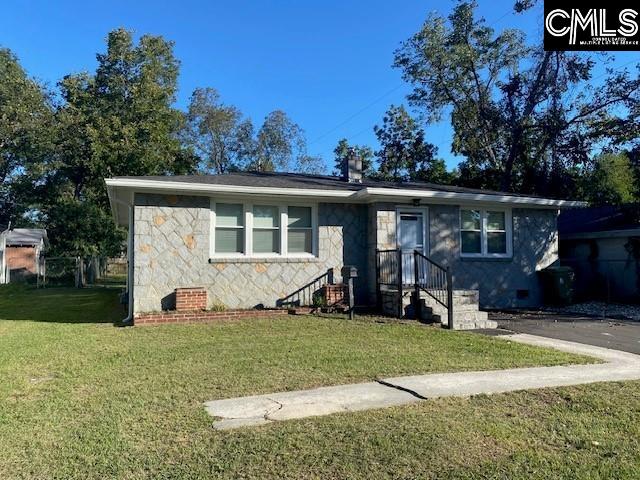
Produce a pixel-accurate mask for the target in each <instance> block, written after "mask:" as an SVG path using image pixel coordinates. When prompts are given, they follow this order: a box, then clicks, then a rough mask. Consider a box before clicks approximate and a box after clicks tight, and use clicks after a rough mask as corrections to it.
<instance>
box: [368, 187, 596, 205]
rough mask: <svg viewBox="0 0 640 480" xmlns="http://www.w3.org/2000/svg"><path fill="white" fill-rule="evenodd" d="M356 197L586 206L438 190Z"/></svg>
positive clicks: (383, 191)
mask: <svg viewBox="0 0 640 480" xmlns="http://www.w3.org/2000/svg"><path fill="white" fill-rule="evenodd" d="M356 197H368V198H369V199H371V200H376V199H385V198H388V199H398V198H405V199H406V198H416V199H420V200H433V201H434V202H438V203H488V204H505V203H506V204H510V205H521V206H536V207H540V208H569V207H584V206H586V203H585V202H576V201H571V200H555V199H551V198H536V197H522V196H515V195H501V194H494V193H463V192H443V191H439V190H415V189H414V190H412V189H394V188H378V187H367V188H365V189H363V190H360V191H359V192H357V195H356Z"/></svg>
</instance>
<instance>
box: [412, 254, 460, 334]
mask: <svg viewBox="0 0 640 480" xmlns="http://www.w3.org/2000/svg"><path fill="white" fill-rule="evenodd" d="M413 258H414V262H413V264H414V289H415V301H416V315H417V316H418V317H419V309H420V290H422V291H423V292H425V293H426V294H427V295H429V296H430V297H431V298H433V299H434V300H435V301H436V302H438V303H439V304H440V305H442V306H443V307H445V308H446V309H447V321H448V326H449V328H453V281H452V275H451V267H443V266H442V265H440V264H439V263H437V262H434V261H433V260H431V259H430V258H429V257H427V256H426V255H423V254H422V253H420V252H419V251H417V250H415V251H414V252H413Z"/></svg>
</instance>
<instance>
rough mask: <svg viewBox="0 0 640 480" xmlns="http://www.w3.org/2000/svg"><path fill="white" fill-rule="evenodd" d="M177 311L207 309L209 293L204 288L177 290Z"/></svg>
mask: <svg viewBox="0 0 640 480" xmlns="http://www.w3.org/2000/svg"><path fill="white" fill-rule="evenodd" d="M175 292H176V311H178V312H191V311H193V310H205V309H206V308H207V291H206V290H205V289H204V287H189V288H176V290H175Z"/></svg>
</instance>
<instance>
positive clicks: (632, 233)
mask: <svg viewBox="0 0 640 480" xmlns="http://www.w3.org/2000/svg"><path fill="white" fill-rule="evenodd" d="M627 237H640V227H638V228H627V229H623V230H603V231H601V232H577V233H560V240H582V239H584V240H587V239H596V238H627Z"/></svg>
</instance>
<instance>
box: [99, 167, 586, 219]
mask: <svg viewBox="0 0 640 480" xmlns="http://www.w3.org/2000/svg"><path fill="white" fill-rule="evenodd" d="M105 182H106V184H107V193H108V195H109V201H110V203H111V209H112V211H113V214H114V217H115V218H116V221H118V222H119V223H121V222H122V220H121V219H120V218H119V217H122V215H120V213H121V212H119V211H118V207H117V206H116V203H127V202H128V204H132V203H133V198H134V193H136V192H139V193H160V194H171V195H176V194H183V195H203V196H218V197H219V196H237V197H241V198H244V199H245V201H246V199H247V197H250V198H252V199H253V198H256V197H270V198H280V199H283V198H286V199H292V198H298V199H300V200H301V201H305V200H306V201H314V202H316V203H317V202H321V201H329V202H338V203H341V202H344V203H373V202H394V203H398V202H406V201H419V202H421V205H428V204H449V205H474V206H478V207H481V206H495V205H503V206H504V205H513V206H520V207H534V208H550V209H558V208H571V207H583V206H585V203H584V202H575V201H569V200H555V199H549V198H535V197H523V196H514V195H505V194H500V193H463V192H444V191H440V190H427V189H424V190H417V189H405V188H398V189H396V188H378V187H366V188H363V189H361V190H335V189H333V190H332V189H312V188H306V189H305V188H281V187H255V186H239V185H219V184H207V183H186V182H176V181H171V180H167V181H164V180H149V179H145V178H108V179H106V180H105Z"/></svg>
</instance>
